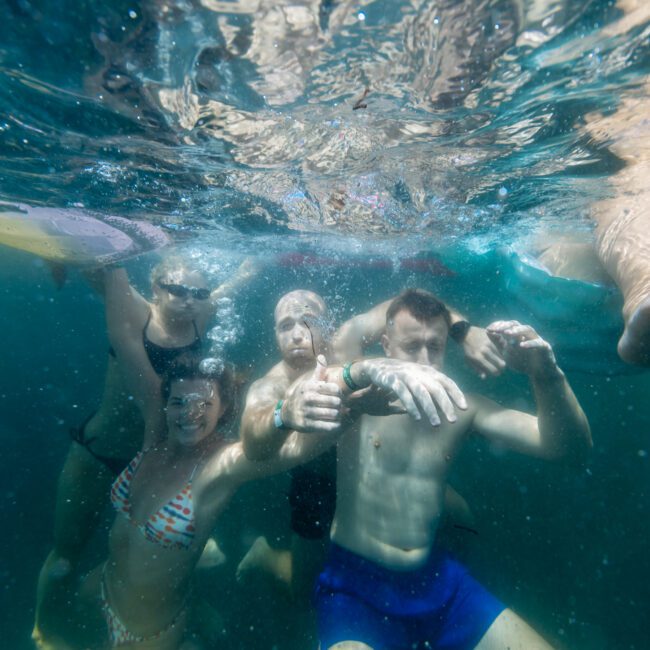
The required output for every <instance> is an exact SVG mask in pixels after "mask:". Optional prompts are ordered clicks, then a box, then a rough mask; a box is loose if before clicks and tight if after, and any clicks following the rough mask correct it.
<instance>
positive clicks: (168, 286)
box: [153, 267, 211, 321]
mask: <svg viewBox="0 0 650 650" xmlns="http://www.w3.org/2000/svg"><path fill="white" fill-rule="evenodd" d="M153 293H154V297H155V300H156V304H157V306H158V309H159V310H160V311H161V313H162V315H163V316H164V317H166V318H172V319H174V320H188V321H191V320H194V319H196V318H197V317H199V316H202V315H204V314H205V312H206V311H209V310H210V308H211V304H210V298H209V287H208V285H207V282H206V280H205V278H204V277H203V276H202V275H201V274H200V273H199V272H197V271H190V270H188V269H186V268H183V267H180V268H177V269H172V270H170V271H167V272H166V273H164V274H163V275H162V276H161V277H160V278H158V279H156V281H155V282H154V284H153ZM197 296H200V297H201V298H203V296H207V297H205V298H204V299H203V300H201V299H199V297H197ZM206 315H207V314H206Z"/></svg>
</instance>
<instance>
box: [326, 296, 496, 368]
mask: <svg viewBox="0 0 650 650" xmlns="http://www.w3.org/2000/svg"><path fill="white" fill-rule="evenodd" d="M394 299H395V298H391V299H390V300H386V301H384V302H382V303H380V304H378V305H376V306H375V307H373V308H372V309H370V310H369V311H367V312H365V313H363V314H359V315H358V316H354V317H353V318H350V319H349V320H348V321H346V322H345V323H343V325H341V327H340V328H339V329H338V330H337V331H336V332H335V334H334V337H333V340H332V348H333V350H334V358H335V360H336V361H338V362H343V361H345V360H347V359H358V358H359V357H361V356H363V353H364V351H365V350H366V349H367V348H368V347H370V346H371V345H373V344H375V343H378V342H379V341H380V339H381V335H382V334H383V333H384V330H385V329H386V313H387V312H388V308H389V307H390V305H391V303H392V302H393V300H394ZM447 309H448V310H449V314H450V316H451V324H452V325H453V324H454V323H457V322H461V321H465V317H464V316H463V315H462V314H460V313H459V312H458V311H456V310H455V309H453V308H451V307H449V305H447ZM459 345H461V346H462V348H463V353H464V355H465V360H466V361H467V363H468V364H469V365H470V366H471V367H472V368H473V369H474V371H475V372H477V373H478V374H479V375H480V376H481V377H482V378H485V377H486V376H487V375H492V376H494V375H498V374H500V373H501V372H503V369H504V368H505V362H504V361H503V359H502V358H501V355H500V354H499V351H498V349H497V347H496V346H495V345H494V343H493V342H492V341H491V340H490V338H489V337H488V335H487V333H486V331H485V330H484V329H483V328H481V327H476V326H475V325H471V326H470V327H469V329H468V330H467V332H466V333H465V336H464V337H463V340H462V341H460V342H459Z"/></svg>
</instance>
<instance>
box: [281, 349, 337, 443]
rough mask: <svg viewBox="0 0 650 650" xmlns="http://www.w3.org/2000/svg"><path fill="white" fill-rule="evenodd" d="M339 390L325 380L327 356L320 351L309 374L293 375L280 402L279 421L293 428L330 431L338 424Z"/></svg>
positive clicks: (310, 431)
mask: <svg viewBox="0 0 650 650" xmlns="http://www.w3.org/2000/svg"><path fill="white" fill-rule="evenodd" d="M342 404H343V402H342V400H341V391H340V389H339V386H338V384H336V383H335V382H330V381H327V360H326V359H325V357H324V356H323V355H322V354H321V355H319V356H318V359H317V361H316V368H315V369H314V371H313V373H311V375H306V376H303V377H300V378H299V379H297V380H296V381H295V382H294V383H293V384H292V385H291V386H290V387H289V389H288V390H287V393H286V396H285V399H284V403H283V404H282V421H283V422H284V424H285V425H286V426H287V427H288V428H290V429H294V430H295V431H301V432H309V433H332V432H336V431H338V430H339V429H340V427H341V409H342Z"/></svg>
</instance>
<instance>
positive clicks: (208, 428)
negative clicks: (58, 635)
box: [87, 348, 334, 650]
mask: <svg viewBox="0 0 650 650" xmlns="http://www.w3.org/2000/svg"><path fill="white" fill-rule="evenodd" d="M118 354H119V348H118ZM162 395H163V401H164V403H166V405H167V406H166V409H165V422H166V424H165V427H166V435H165V436H160V435H155V431H154V430H153V429H149V428H147V431H148V433H147V435H145V443H144V445H143V449H142V451H140V452H139V453H138V454H137V455H136V456H135V458H134V459H133V460H132V461H131V462H130V463H129V465H128V466H127V467H126V468H125V469H124V470H123V471H122V473H121V474H120V475H119V476H118V477H117V479H116V480H115V482H114V483H113V487H112V490H111V501H112V503H113V506H114V507H115V509H116V510H117V513H118V514H117V517H116V519H115V523H114V524H113V527H112V529H111V532H110V542H109V557H108V560H107V561H106V562H105V563H104V564H103V565H101V566H100V567H98V568H97V569H96V570H95V571H94V572H93V573H92V574H91V576H90V577H89V581H88V583H87V586H88V588H89V589H91V590H92V591H95V590H96V592H95V593H98V594H100V598H101V605H102V609H103V612H104V616H105V619H106V622H107V626H108V632H109V637H110V643H111V647H119V646H128V647H129V648H138V649H145V648H156V650H176V648H178V647H179V646H180V644H181V643H182V641H183V635H184V630H185V623H186V618H187V601H188V598H189V595H190V592H191V581H192V580H191V579H192V574H193V571H194V568H195V567H196V565H197V563H198V561H199V558H200V556H201V552H202V550H203V547H204V545H205V542H206V540H207V539H208V536H209V535H210V532H211V531H212V530H213V528H214V525H215V523H216V520H217V518H218V516H219V514H220V513H221V511H222V510H223V509H224V508H225V506H226V505H227V503H228V501H229V499H230V497H231V496H232V494H233V493H234V492H235V490H236V489H237V487H238V486H239V485H241V484H242V483H244V482H246V481H249V480H252V479H255V478H260V477H262V476H265V475H268V474H270V473H274V472H279V471H283V470H285V469H289V468H290V467H292V466H294V465H296V464H298V463H300V462H303V461H304V460H308V459H309V458H312V457H314V456H315V455H317V454H318V453H320V452H322V451H324V450H325V449H326V448H327V447H329V446H330V445H331V444H332V443H333V441H334V438H333V436H332V435H322V436H318V435H316V434H311V435H310V434H299V433H296V432H294V433H292V434H291V435H290V436H289V438H288V440H287V442H286V443H285V444H284V445H283V447H282V448H281V449H280V451H279V452H278V455H277V456H275V457H274V458H273V459H272V460H269V461H264V462H254V461H253V462H251V461H248V460H247V459H246V457H245V455H244V452H243V449H242V444H241V443H240V442H234V443H229V442H227V441H226V440H224V437H223V435H222V433H221V426H222V425H223V423H224V420H225V418H226V417H227V416H228V414H229V411H230V406H231V404H232V401H233V400H232V397H233V396H232V378H231V376H230V374H229V372H228V370H227V369H226V368H224V366H223V364H219V363H215V362H214V361H213V360H205V361H203V362H201V363H199V362H198V360H196V359H189V360H186V359H179V360H177V362H176V363H175V364H174V365H173V366H172V368H171V369H170V370H169V371H168V372H167V374H166V375H165V378H164V380H163V383H162Z"/></svg>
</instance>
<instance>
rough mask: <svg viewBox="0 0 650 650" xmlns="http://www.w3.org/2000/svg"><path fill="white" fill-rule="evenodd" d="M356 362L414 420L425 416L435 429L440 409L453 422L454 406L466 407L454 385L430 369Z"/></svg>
mask: <svg viewBox="0 0 650 650" xmlns="http://www.w3.org/2000/svg"><path fill="white" fill-rule="evenodd" d="M359 363H360V364H362V371H363V373H364V375H365V376H366V377H367V378H368V379H369V380H370V382H371V383H372V384H374V385H375V386H377V387H379V388H382V389H385V390H388V391H392V392H394V393H395V395H397V397H398V398H399V399H400V401H401V402H402V404H403V406H404V410H405V411H406V412H407V413H408V414H409V415H410V416H411V417H413V418H415V419H416V420H420V419H421V418H422V415H424V416H425V417H426V418H427V419H428V420H429V422H431V424H432V425H433V426H438V425H440V415H439V414H438V411H439V410H440V411H442V413H443V415H444V416H445V418H446V419H447V420H448V421H449V422H455V421H456V419H457V418H456V406H457V407H458V408H460V409H463V410H465V409H466V408H467V402H466V401H465V396H464V395H463V393H462V392H461V390H460V389H459V388H458V386H457V385H456V383H455V382H454V381H453V380H451V379H450V378H449V377H447V375H445V374H443V373H441V372H440V371H438V370H436V369H435V368H432V367H431V366H424V365H422V364H419V363H413V362H410V361H400V360H398V359H391V358H384V359H365V360H364V361H361V362H359Z"/></svg>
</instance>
